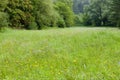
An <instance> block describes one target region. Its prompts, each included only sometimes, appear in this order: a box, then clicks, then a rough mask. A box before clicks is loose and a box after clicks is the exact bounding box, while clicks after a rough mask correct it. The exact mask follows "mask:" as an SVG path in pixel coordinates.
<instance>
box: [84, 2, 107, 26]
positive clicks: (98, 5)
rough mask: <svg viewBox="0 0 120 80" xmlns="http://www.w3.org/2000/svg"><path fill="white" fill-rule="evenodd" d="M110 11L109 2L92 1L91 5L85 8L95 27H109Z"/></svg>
mask: <svg viewBox="0 0 120 80" xmlns="http://www.w3.org/2000/svg"><path fill="white" fill-rule="evenodd" d="M108 9H109V2H108V1H107V0H91V2H90V5H88V6H86V8H85V10H86V13H87V14H88V15H89V16H90V20H91V23H92V25H94V26H104V25H107V22H108V15H109V10H108Z"/></svg>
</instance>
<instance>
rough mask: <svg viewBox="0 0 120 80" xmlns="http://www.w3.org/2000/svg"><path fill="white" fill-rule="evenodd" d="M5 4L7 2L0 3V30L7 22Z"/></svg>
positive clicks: (4, 0)
mask: <svg viewBox="0 0 120 80" xmlns="http://www.w3.org/2000/svg"><path fill="white" fill-rule="evenodd" d="M7 2H8V1H7V0H2V1H0V30H1V29H2V28H3V27H7V26H8V21H7V18H8V15H7V14H6V13H5V12H4V11H5V8H6V6H7Z"/></svg>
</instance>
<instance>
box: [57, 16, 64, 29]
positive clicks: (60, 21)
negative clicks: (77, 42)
mask: <svg viewBox="0 0 120 80" xmlns="http://www.w3.org/2000/svg"><path fill="white" fill-rule="evenodd" d="M57 25H58V27H60V28H64V27H65V26H66V25H65V21H64V20H63V18H59V19H58V22H57Z"/></svg>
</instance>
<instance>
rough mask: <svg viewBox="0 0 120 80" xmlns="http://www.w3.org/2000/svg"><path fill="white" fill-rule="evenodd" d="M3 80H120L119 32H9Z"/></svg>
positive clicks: (4, 38)
mask: <svg viewBox="0 0 120 80" xmlns="http://www.w3.org/2000/svg"><path fill="white" fill-rule="evenodd" d="M0 80H120V30H118V29H116V28H78V27H76V28H66V29H50V30H41V31H38V30H36V31H34V30H33V31H26V30H7V31H6V32H4V33H0Z"/></svg>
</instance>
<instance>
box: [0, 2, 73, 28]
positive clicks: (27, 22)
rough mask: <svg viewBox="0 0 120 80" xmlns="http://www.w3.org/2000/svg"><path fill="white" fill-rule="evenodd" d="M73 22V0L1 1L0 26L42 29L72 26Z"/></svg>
mask: <svg viewBox="0 0 120 80" xmlns="http://www.w3.org/2000/svg"><path fill="white" fill-rule="evenodd" d="M73 22H74V13H73V11H72V1H71V0H24V1H23V0H1V1H0V27H3V26H9V27H11V28H17V29H22V28H24V29H42V28H45V27H70V26H72V25H73Z"/></svg>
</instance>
